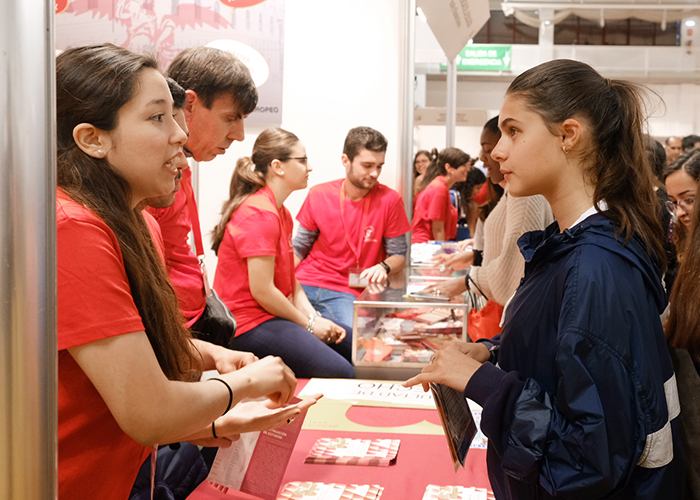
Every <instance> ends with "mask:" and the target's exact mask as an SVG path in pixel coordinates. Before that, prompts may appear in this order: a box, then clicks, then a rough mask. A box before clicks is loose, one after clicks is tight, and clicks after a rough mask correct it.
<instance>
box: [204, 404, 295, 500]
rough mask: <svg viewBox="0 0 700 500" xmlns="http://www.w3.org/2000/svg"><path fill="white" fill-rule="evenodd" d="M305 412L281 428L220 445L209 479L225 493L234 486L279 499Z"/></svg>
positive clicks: (269, 498) (262, 496) (266, 497)
mask: <svg viewBox="0 0 700 500" xmlns="http://www.w3.org/2000/svg"><path fill="white" fill-rule="evenodd" d="M299 401H300V400H299V399H297V398H293V399H292V401H291V402H290V403H291V404H294V403H297V402H299ZM305 416H306V414H305V413H302V414H301V415H299V416H298V417H296V419H294V421H292V422H291V423H289V424H285V425H282V426H281V427H278V428H277V429H273V430H269V431H262V432H248V433H244V434H241V437H240V439H239V440H238V441H235V442H234V443H233V444H232V445H231V446H230V447H229V448H219V451H218V452H217V453H216V458H215V459H214V463H213V464H212V467H211V471H210V472H209V476H208V478H207V479H208V480H209V481H210V482H211V483H212V484H213V485H214V486H215V487H217V488H218V489H220V490H221V491H223V492H224V493H225V492H227V491H228V490H229V489H234V490H239V491H242V492H244V493H249V494H251V495H255V496H257V497H259V498H262V499H264V500H275V498H277V492H278V491H279V487H280V484H282V477H283V476H284V472H285V470H286V469H287V463H288V462H289V457H290V456H291V455H292V450H293V449H294V444H295V443H296V441H297V437H299V432H300V431H301V426H302V423H303V422H304V418H305Z"/></svg>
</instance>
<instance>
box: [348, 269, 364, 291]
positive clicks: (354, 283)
mask: <svg viewBox="0 0 700 500" xmlns="http://www.w3.org/2000/svg"><path fill="white" fill-rule="evenodd" d="M360 274H362V269H361V268H359V267H352V268H350V277H349V279H348V286H349V287H351V288H364V287H366V286H367V285H369V280H368V279H367V278H360Z"/></svg>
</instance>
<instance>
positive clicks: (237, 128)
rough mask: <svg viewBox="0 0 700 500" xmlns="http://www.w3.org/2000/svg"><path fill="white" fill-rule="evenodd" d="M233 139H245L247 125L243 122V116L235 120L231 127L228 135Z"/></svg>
mask: <svg viewBox="0 0 700 500" xmlns="http://www.w3.org/2000/svg"><path fill="white" fill-rule="evenodd" d="M226 137H228V138H229V139H231V140H232V141H239V142H241V141H243V139H245V126H244V124H243V118H241V119H239V120H234V121H233V123H231V127H230V128H229V131H228V135H227V136H226Z"/></svg>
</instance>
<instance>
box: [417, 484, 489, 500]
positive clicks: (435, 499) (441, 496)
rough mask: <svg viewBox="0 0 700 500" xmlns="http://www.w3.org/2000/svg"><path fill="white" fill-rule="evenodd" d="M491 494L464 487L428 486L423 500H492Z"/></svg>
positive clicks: (486, 491)
mask: <svg viewBox="0 0 700 500" xmlns="http://www.w3.org/2000/svg"><path fill="white" fill-rule="evenodd" d="M494 498H495V497H494V496H493V492H491V491H488V490H485V489H484V488H474V487H471V488H468V487H466V486H436V485H434V484H429V485H428V487H427V488H426V489H425V494H424V495H423V500H448V499H449V500H494Z"/></svg>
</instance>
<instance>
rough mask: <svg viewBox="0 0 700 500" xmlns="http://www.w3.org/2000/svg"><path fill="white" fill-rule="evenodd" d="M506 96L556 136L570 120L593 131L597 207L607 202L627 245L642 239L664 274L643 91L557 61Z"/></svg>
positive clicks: (589, 172) (590, 152)
mask: <svg viewBox="0 0 700 500" xmlns="http://www.w3.org/2000/svg"><path fill="white" fill-rule="evenodd" d="M506 95H511V96H515V97H519V98H522V99H523V100H524V103H525V105H526V106H527V107H528V108H529V109H530V110H532V111H534V112H535V113H537V114H538V115H540V116H541V117H542V119H543V120H544V122H545V124H546V125H547V127H548V128H549V130H550V131H551V132H552V133H555V131H556V127H558V126H559V125H560V124H561V123H562V122H564V120H567V119H568V118H573V117H577V118H579V119H583V120H585V121H586V122H587V123H588V125H590V130H591V136H592V144H591V145H590V147H588V148H586V151H583V152H582V153H581V156H582V158H583V159H584V161H585V163H586V167H585V168H586V170H585V172H584V174H585V175H586V177H587V179H588V181H589V182H590V183H591V185H593V186H594V193H593V202H594V203H595V205H596V207H599V204H600V202H601V201H605V202H606V203H607V206H608V208H607V210H606V211H605V214H606V216H607V217H609V218H610V219H611V220H612V221H613V222H614V223H615V224H616V226H617V227H618V231H619V234H622V235H624V237H625V242H627V241H629V239H630V238H632V237H633V236H634V235H635V234H637V235H638V236H639V237H640V238H641V240H642V241H643V242H644V244H645V246H646V248H647V251H648V252H649V253H650V254H653V255H654V256H655V257H656V259H657V262H659V264H660V266H661V268H662V269H665V267H666V254H665V251H664V249H663V229H662V228H661V223H660V222H659V219H660V218H659V213H658V210H659V205H658V202H657V199H656V194H655V193H654V189H653V186H654V183H653V179H652V175H653V174H652V172H651V167H650V166H649V161H648V159H647V155H646V150H645V147H644V131H643V129H644V124H645V118H644V114H643V110H642V102H643V96H644V92H643V91H642V89H641V88H640V87H638V86H637V85H635V84H633V83H630V82H625V81H621V80H609V79H606V78H603V77H602V76H601V75H600V74H598V73H597V72H596V71H595V70H594V69H593V68H591V67H590V66H589V65H587V64H585V63H582V62H579V61H572V60H569V59H557V60H554V61H549V62H546V63H543V64H540V65H539V66H536V67H534V68H532V69H530V70H528V71H526V72H524V73H522V74H520V75H519V76H518V77H517V78H515V80H513V83H511V84H510V87H508V90H507V92H506ZM557 133H558V132H557Z"/></svg>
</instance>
